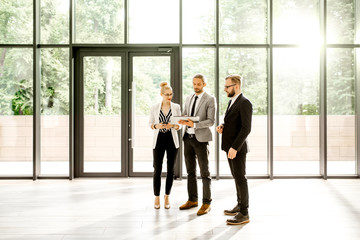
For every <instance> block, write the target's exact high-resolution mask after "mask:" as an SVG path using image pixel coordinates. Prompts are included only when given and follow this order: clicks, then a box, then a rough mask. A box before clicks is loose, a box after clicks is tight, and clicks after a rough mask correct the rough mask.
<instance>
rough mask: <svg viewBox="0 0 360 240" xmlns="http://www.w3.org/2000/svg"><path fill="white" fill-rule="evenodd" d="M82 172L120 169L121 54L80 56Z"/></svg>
mask: <svg viewBox="0 0 360 240" xmlns="http://www.w3.org/2000/svg"><path fill="white" fill-rule="evenodd" d="M84 172H85V173H88V172H112V173H114V172H117V173H119V172H121V57H84Z"/></svg>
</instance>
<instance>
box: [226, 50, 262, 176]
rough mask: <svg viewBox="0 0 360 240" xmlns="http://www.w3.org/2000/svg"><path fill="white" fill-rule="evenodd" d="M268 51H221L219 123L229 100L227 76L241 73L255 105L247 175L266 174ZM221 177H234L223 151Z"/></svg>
mask: <svg viewBox="0 0 360 240" xmlns="http://www.w3.org/2000/svg"><path fill="white" fill-rule="evenodd" d="M266 64H267V50H266V49H255V48H251V49H250V48H221V49H220V80H219V95H220V97H219V98H220V99H219V122H220V123H222V122H223V120H224V114H225V111H226V108H227V105H228V102H229V98H228V97H227V95H226V93H225V92H224V84H225V77H226V76H228V75H230V74H240V75H241V76H242V77H243V78H244V80H243V82H242V92H243V93H244V95H245V96H246V97H247V98H248V99H249V100H250V101H251V103H252V104H253V118H252V126H251V133H250V135H249V137H248V142H249V146H250V152H249V153H248V154H247V165H246V172H247V174H248V175H251V174H253V175H254V174H255V175H256V174H257V175H259V174H260V175H265V174H267V66H266ZM219 149H220V150H219V151H220V174H221V175H231V172H230V168H229V164H228V160H227V157H226V153H225V152H224V151H222V150H221V135H220V145H219Z"/></svg>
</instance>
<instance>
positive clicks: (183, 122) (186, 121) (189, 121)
mask: <svg viewBox="0 0 360 240" xmlns="http://www.w3.org/2000/svg"><path fill="white" fill-rule="evenodd" d="M179 124H182V125H186V126H188V127H192V128H193V127H194V122H193V121H191V120H190V119H188V120H180V121H179Z"/></svg>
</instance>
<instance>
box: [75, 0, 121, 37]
mask: <svg viewBox="0 0 360 240" xmlns="http://www.w3.org/2000/svg"><path fill="white" fill-rule="evenodd" d="M75 3H76V4H75V42H77V43H124V0H108V1H100V0H94V1H86V0H76V1H75Z"/></svg>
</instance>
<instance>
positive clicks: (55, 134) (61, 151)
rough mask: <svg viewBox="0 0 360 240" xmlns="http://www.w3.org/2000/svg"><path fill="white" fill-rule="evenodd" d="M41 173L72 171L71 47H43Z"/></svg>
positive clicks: (63, 173)
mask: <svg viewBox="0 0 360 240" xmlns="http://www.w3.org/2000/svg"><path fill="white" fill-rule="evenodd" d="M40 102H41V174H44V175H50V174H62V175H68V174H69V49H67V48H53V49H48V48H46V49H41V99H40Z"/></svg>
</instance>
